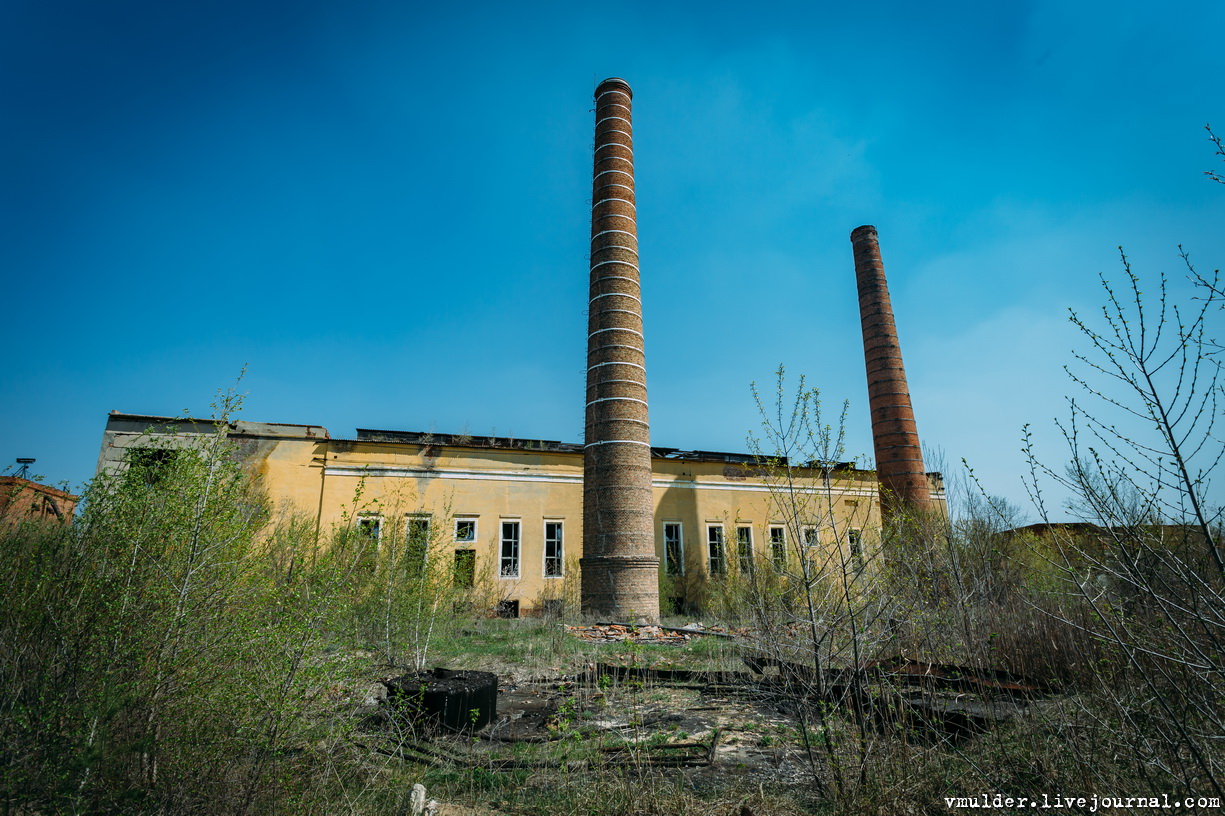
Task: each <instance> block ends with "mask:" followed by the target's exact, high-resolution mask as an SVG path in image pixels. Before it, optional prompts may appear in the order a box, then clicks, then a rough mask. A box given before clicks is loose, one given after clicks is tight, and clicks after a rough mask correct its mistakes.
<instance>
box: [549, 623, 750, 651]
mask: <svg viewBox="0 0 1225 816" xmlns="http://www.w3.org/2000/svg"><path fill="white" fill-rule="evenodd" d="M566 632H567V634H570V635H573V636H574V637H577V638H581V639H583V640H586V641H590V642H592V643H619V642H622V641H632V642H634V643H655V644H663V645H672V646H683V645H685V644H686V643H688V642H689V641H690V640H692V639H693V638H695V637H719V638H735V637H739V636H740V635H742V634H743V632H741V631H739V630H730V629H724V628H723V627H719V626H711V627H707V626H703V625H702V624H700V623H691V624H688V625H687V626H658V625H653V624H644V625H641V626H640V625H636V624H632V623H607V622H603V623H595V624H591V625H589V626H566Z"/></svg>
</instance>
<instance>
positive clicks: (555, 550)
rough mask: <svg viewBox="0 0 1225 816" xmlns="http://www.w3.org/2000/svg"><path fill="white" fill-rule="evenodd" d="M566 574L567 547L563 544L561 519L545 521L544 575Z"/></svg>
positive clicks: (556, 576) (552, 576) (550, 576)
mask: <svg viewBox="0 0 1225 816" xmlns="http://www.w3.org/2000/svg"><path fill="white" fill-rule="evenodd" d="M563 575H565V549H564V545H563V544H562V529H561V522H560V521H546V522H545V523H544V577H545V578H561V577H562V576H563Z"/></svg>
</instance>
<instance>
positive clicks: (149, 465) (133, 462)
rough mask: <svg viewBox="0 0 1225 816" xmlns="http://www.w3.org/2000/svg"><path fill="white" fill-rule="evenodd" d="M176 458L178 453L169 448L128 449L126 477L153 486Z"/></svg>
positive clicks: (168, 469)
mask: <svg viewBox="0 0 1225 816" xmlns="http://www.w3.org/2000/svg"><path fill="white" fill-rule="evenodd" d="M178 457H179V451H177V450H173V449H171V448H128V476H129V478H134V479H139V480H141V481H143V482H144V483H145V484H147V485H155V484H157V483H158V482H160V481H161V480H162V478H163V477H164V476H165V475H166V474H167V473H168V472H169V471H170V468H171V466H172V465H173V464H174V462H175V460H176V459H178Z"/></svg>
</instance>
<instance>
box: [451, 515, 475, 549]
mask: <svg viewBox="0 0 1225 816" xmlns="http://www.w3.org/2000/svg"><path fill="white" fill-rule="evenodd" d="M455 540H456V541H462V542H465V543H468V544H471V543H474V542H475V541H476V519H474V518H457V519H455Z"/></svg>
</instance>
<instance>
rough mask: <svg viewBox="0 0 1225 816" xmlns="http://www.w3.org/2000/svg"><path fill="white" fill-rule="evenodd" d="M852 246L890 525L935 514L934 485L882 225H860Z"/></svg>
mask: <svg viewBox="0 0 1225 816" xmlns="http://www.w3.org/2000/svg"><path fill="white" fill-rule="evenodd" d="M851 245H852V246H853V247H854V251H855V280H856V283H857V285H858V289H859V318H860V322H861V324H862V326H863V354H864V362H865V365H866V367H867V374H868V405H869V408H870V409H871V412H872V444H873V447H874V448H875V452H876V472H877V476H878V478H879V479H880V502H881V516H882V519H883V520H884V521H885V523H886V525H887V524H889V522H890V521H893V520H896V519H898V518H904V517H906V516H911V515H916V514H923V513H927V512H930V511H931V510H932V509H933V504H932V484H931V483H930V482H929V481H928V477H927V473H926V472H925V469H924V467H923V452H922V448H921V447H920V445H919V432H918V429H917V427H916V426H915V419H914V410H913V409H912V407H911V404H910V389H909V388H908V387H907V385H906V370H905V369H904V368H903V367H902V347H901V345H900V343H899V342H898V337H897V327H896V325H894V321H893V306H892V304H891V303H890V301H889V287H888V285H887V284H886V282H885V266H884V264H883V263H882V262H881V257H880V244H879V243H878V241H877V236H876V227H873V226H868V225H865V226H862V227H856V228H855V229H854V230H852V232H851Z"/></svg>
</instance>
